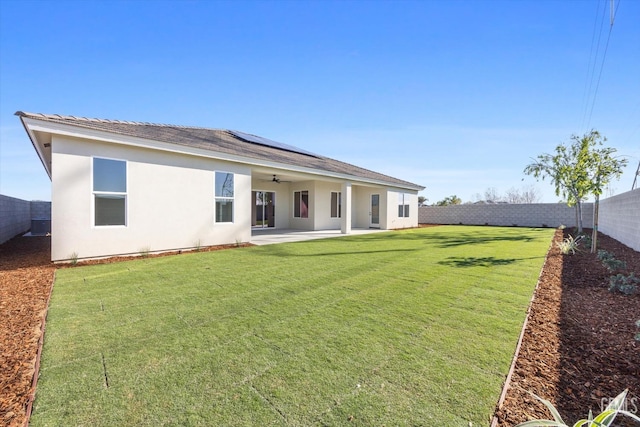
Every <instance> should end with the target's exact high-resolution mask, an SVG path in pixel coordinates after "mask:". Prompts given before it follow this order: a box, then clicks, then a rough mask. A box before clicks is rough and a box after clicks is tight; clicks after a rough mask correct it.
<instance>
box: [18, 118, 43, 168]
mask: <svg viewBox="0 0 640 427" xmlns="http://www.w3.org/2000/svg"><path fill="white" fill-rule="evenodd" d="M15 115H16V116H18V117H20V122H22V126H23V127H24V130H25V131H26V132H27V135H29V139H30V140H31V145H33V148H34V149H35V150H36V153H37V154H38V157H39V158H40V162H41V163H42V166H44V170H45V171H46V172H47V175H48V176H49V180H51V159H49V160H47V159H46V154H45V151H44V149H45V143H44V142H42V143H41V142H40V141H38V137H37V136H36V135H35V134H34V133H33V131H32V129H31V126H30V122H31V120H32V119H29V118H27V117H26V116H25V114H24V113H23V112H22V111H16V113H15Z"/></svg>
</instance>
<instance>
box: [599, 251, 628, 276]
mask: <svg viewBox="0 0 640 427" xmlns="http://www.w3.org/2000/svg"><path fill="white" fill-rule="evenodd" d="M598 259H599V260H600V261H602V265H604V266H605V267H607V270H609V271H615V270H622V269H624V268H626V267H627V263H626V262H624V261H621V260H619V259H616V258H615V256H613V254H612V253H611V252H607V251H605V250H603V249H599V250H598Z"/></svg>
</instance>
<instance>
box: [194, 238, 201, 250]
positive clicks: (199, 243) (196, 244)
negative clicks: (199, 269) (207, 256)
mask: <svg viewBox="0 0 640 427" xmlns="http://www.w3.org/2000/svg"><path fill="white" fill-rule="evenodd" d="M193 246H195V248H196V252H200V250H201V249H202V242H201V241H200V239H198V241H197V242H196V243H194V245H193Z"/></svg>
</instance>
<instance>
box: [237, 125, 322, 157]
mask: <svg viewBox="0 0 640 427" xmlns="http://www.w3.org/2000/svg"><path fill="white" fill-rule="evenodd" d="M229 132H230V133H231V134H232V135H233V136H235V137H237V138H240V139H242V140H244V141H246V142H250V143H252V144H259V145H264V146H267V147H272V148H277V149H279V150H286V151H291V152H293V153H299V154H305V155H307V156H312V157H318V155H317V154H313V153H311V152H309V151H305V150H302V149H300V148H298V147H294V146H293V145H287V144H283V143H282V142H277V141H272V140H270V139H267V138H263V137H261V136H256V135H252V134H250V133H244V132H240V131H237V130H229Z"/></svg>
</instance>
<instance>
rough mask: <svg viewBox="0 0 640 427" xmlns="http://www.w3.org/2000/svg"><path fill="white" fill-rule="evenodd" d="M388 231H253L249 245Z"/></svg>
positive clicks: (359, 229) (362, 229) (266, 229)
mask: <svg viewBox="0 0 640 427" xmlns="http://www.w3.org/2000/svg"><path fill="white" fill-rule="evenodd" d="M384 231H388V230H380V229H377V228H353V229H351V234H343V233H342V232H341V231H340V230H313V231H309V230H293V229H275V230H274V229H269V228H262V229H254V230H252V231H251V243H253V244H254V245H259V246H260V245H272V244H274V243H289V242H301V241H305V240H315V239H328V238H332V237H344V236H349V235H351V236H353V235H357V234H369V233H380V232H384Z"/></svg>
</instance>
